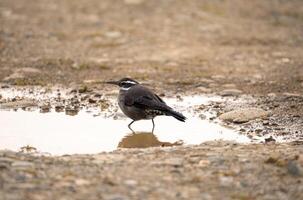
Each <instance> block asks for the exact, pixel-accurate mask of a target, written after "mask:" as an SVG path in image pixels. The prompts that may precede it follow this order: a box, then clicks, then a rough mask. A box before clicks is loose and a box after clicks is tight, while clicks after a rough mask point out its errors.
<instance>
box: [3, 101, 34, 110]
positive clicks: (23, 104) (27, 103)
mask: <svg viewBox="0 0 303 200" xmlns="http://www.w3.org/2000/svg"><path fill="white" fill-rule="evenodd" d="M36 106H38V105H37V103H36V102H35V101H34V100H26V99H24V100H20V101H12V102H7V103H2V104H0V108H1V109H16V108H27V107H36Z"/></svg>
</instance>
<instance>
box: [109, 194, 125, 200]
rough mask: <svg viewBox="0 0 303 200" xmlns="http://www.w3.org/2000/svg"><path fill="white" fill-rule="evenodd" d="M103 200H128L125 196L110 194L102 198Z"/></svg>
mask: <svg viewBox="0 0 303 200" xmlns="http://www.w3.org/2000/svg"><path fill="white" fill-rule="evenodd" d="M103 199H105V200H128V199H129V198H128V197H127V196H123V195H120V194H110V195H106V196H104V197H103Z"/></svg>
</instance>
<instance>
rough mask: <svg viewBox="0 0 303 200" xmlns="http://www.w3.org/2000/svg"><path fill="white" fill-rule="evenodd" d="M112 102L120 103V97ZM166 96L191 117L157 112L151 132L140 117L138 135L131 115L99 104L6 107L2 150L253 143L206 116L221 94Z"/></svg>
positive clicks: (93, 150) (91, 150)
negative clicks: (70, 110)
mask: <svg viewBox="0 0 303 200" xmlns="http://www.w3.org/2000/svg"><path fill="white" fill-rule="evenodd" d="M111 101H112V104H113V105H114V107H117V105H116V104H115V102H114V99H111ZM165 101H166V102H167V103H168V104H169V105H171V106H172V107H174V108H176V110H178V111H180V112H182V113H183V114H184V115H185V116H187V118H188V120H187V121H186V122H185V123H182V122H179V121H177V120H176V119H174V118H172V117H167V116H160V117H156V118H155V124H156V127H155V131H154V134H152V133H150V131H151V129H152V123H151V121H150V120H142V121H138V122H135V123H134V124H133V125H132V128H133V129H134V130H135V131H136V134H132V133H131V131H130V130H129V129H128V127H127V125H128V124H129V123H130V121H131V120H130V119H127V118H125V117H123V115H122V113H120V112H118V113H116V112H108V111H102V109H100V108H98V107H94V108H84V109H81V110H80V111H79V112H77V114H76V115H73V116H72V115H67V114H66V112H55V109H54V108H52V109H51V110H50V112H46V113H43V112H41V110H39V109H36V110H33V111H25V110H22V109H17V110H15V111H12V110H0V121H1V131H0V149H10V150H14V151H20V150H22V151H32V150H34V151H35V150H38V151H39V152H47V153H50V154H52V155H62V154H78V153H79V154H80V153H81V154H82V153H98V152H101V151H112V150H115V149H117V148H145V147H154V146H175V145H184V144H185V145H187V144H200V143H202V142H205V141H211V140H234V141H236V142H240V143H247V142H250V139H249V138H247V137H246V136H243V135H239V134H238V133H237V132H236V131H234V130H232V129H229V128H226V127H223V126H221V125H220V123H219V122H217V121H214V120H212V121H211V120H209V119H211V118H212V117H213V116H214V113H211V112H203V118H201V115H200V116H199V114H201V112H196V110H197V109H198V108H199V106H200V105H205V104H208V103H209V102H211V101H220V98H219V97H200V96H199V97H198V96H193V97H185V98H183V99H177V98H166V99H165ZM112 110H117V109H112ZM198 113H199V114H198Z"/></svg>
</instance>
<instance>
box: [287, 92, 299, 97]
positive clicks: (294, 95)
mask: <svg viewBox="0 0 303 200" xmlns="http://www.w3.org/2000/svg"><path fill="white" fill-rule="evenodd" d="M283 95H284V96H287V97H301V95H300V94H299V93H290V92H284V93H283Z"/></svg>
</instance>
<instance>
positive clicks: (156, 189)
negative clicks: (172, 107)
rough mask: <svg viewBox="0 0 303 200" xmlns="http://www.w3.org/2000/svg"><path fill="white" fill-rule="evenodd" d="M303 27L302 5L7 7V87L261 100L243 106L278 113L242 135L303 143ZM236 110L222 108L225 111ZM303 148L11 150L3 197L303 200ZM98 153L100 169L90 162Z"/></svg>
mask: <svg viewBox="0 0 303 200" xmlns="http://www.w3.org/2000/svg"><path fill="white" fill-rule="evenodd" d="M302 21H303V2H302V1H301V0H291V1H281V0H268V1H263V0H255V1H241V0H232V1H222V0H214V1H210V0H191V1H184V0H156V1H147V0H102V1H98V0H77V1H72V0H53V1H46V0H28V1H22V0H15V1H10V0H0V82H1V84H0V85H1V87H2V88H9V87H20V86H22V87H31V86H37V85H38V86H42V87H45V88H47V87H51V86H54V85H61V86H64V87H68V88H70V89H71V90H72V89H74V88H76V89H79V88H83V87H84V86H85V87H88V88H90V89H92V90H94V91H98V92H99V93H105V94H109V93H112V90H113V89H114V88H113V87H107V86H104V85H102V84H99V83H96V82H97V81H104V80H111V79H120V78H122V77H132V78H134V79H137V80H138V81H140V82H143V83H144V84H146V85H148V86H150V87H152V88H154V89H155V91H156V92H158V93H159V94H161V95H162V96H164V95H168V96H177V95H181V96H182V95H186V94H205V93H208V94H209V93H211V94H216V95H222V96H231V97H234V98H235V99H236V100H237V98H238V96H249V97H253V98H254V99H255V101H252V102H249V103H246V104H245V105H243V104H241V106H240V107H247V106H250V107H251V106H253V107H258V108H262V109H264V110H266V111H270V113H271V116H270V117H269V118H267V119H265V120H266V121H264V120H263V121H261V122H260V121H256V122H253V123H248V124H241V125H237V124H236V125H235V126H236V127H238V128H239V129H240V130H241V129H244V130H246V129H249V130H250V132H252V134H254V133H255V132H258V133H259V132H264V134H268V135H269V136H270V135H284V136H288V135H291V136H294V137H295V138H296V140H297V141H299V140H300V141H302V137H303V132H302V130H303V23H302ZM0 99H1V96H0ZM238 106H239V102H238V101H235V103H230V102H225V103H223V104H221V105H217V104H215V105H212V108H213V109H217V111H218V114H221V113H224V112H227V111H229V110H232V109H234V108H236V107H238ZM260 123H261V124H262V126H261V128H260V126H256V124H257V125H258V124H260ZM250 134H251V133H250ZM302 148H303V146H302V143H300V142H297V143H296V145H294V144H292V143H287V144H271V145H253V144H252V145H239V144H238V145H236V146H233V145H230V144H226V143H212V144H201V145H199V146H197V147H176V148H175V149H170V148H168V149H166V148H163V149H147V150H123V151H122V150H121V151H117V152H114V153H109V154H100V155H99V154H98V155H87V156H68V157H46V158H44V157H43V158H37V157H32V156H30V155H24V154H16V153H12V152H9V153H2V154H0V155H1V157H0V172H1V173H0V199H1V197H3V198H2V199H5V200H6V199H85V198H86V199H112V200H114V199H116V200H118V199H122V200H124V199H145V197H146V198H148V199H225V198H226V199H301V198H302V192H303V188H302V173H303V172H302V167H303V163H302V158H301V157H302ZM7 154H8V155H7ZM272 154H275V155H272ZM300 154H301V155H300ZM192 155H193V156H192ZM298 155H299V156H298ZM98 156H100V157H101V160H102V162H98V163H95V162H92V161H94V159H95V158H94V157H98ZM107 156H109V157H108V159H107V160H105V161H103V160H104V159H105V157H106V158H107ZM175 157H177V158H175ZM192 157H193V160H194V161H191V159H192ZM129 158H131V159H129ZM212 158H214V160H212ZM10 159H12V160H10ZM170 159H172V161H171V160H170ZM20 160H25V161H26V162H25V164H24V163H23V164H22V163H21V164H20V163H19V164H18V163H17V164H16V166H17V168H18V166H19V165H21V170H19V169H15V167H14V165H13V163H14V162H19V161H20ZM66 160H67V161H66ZM142 160H146V161H145V162H144V163H142ZM167 160H170V161H167ZM22 162H23V161H22ZM166 162H168V163H169V164H167V163H166ZM102 163H103V164H102ZM155 163H156V164H155ZM171 163H173V164H171ZM23 165H25V168H24V166H23ZM200 165H201V166H200ZM28 166H29V168H28ZM19 167H20V166H19ZM52 170H54V172H56V173H54V172H52ZM16 172H18V173H16ZM81 172H85V174H84V173H81ZM70 176H71V178H70ZM98 178H100V179H98ZM54 191H56V192H54ZM30 193H31V194H30ZM87 197H89V198H87ZM2 199H1V200H2Z"/></svg>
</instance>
